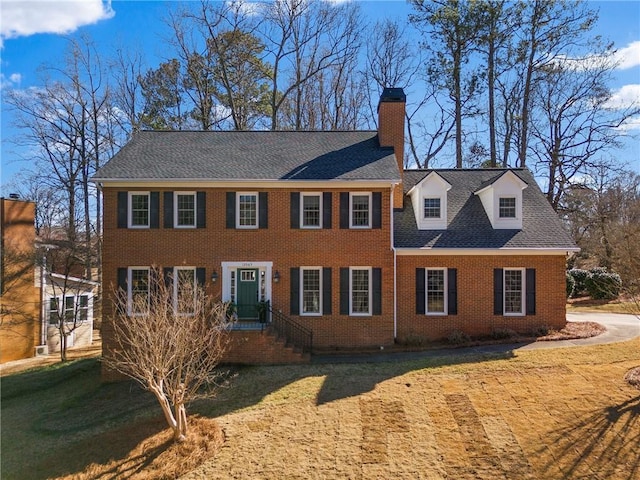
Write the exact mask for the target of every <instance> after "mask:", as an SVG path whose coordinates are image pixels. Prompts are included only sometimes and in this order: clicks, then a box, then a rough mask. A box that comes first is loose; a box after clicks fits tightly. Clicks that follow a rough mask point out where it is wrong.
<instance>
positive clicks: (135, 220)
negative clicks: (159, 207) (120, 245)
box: [129, 192, 150, 228]
mask: <svg viewBox="0 0 640 480" xmlns="http://www.w3.org/2000/svg"><path fill="white" fill-rule="evenodd" d="M149 205H150V202H149V192H129V228H149Z"/></svg>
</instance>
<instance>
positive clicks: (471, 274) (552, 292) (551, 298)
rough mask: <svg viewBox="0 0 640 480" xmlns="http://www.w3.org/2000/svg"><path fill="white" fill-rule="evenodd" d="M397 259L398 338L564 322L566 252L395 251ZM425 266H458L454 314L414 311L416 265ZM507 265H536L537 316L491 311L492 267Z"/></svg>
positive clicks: (529, 328)
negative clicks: (435, 253) (423, 253)
mask: <svg viewBox="0 0 640 480" xmlns="http://www.w3.org/2000/svg"><path fill="white" fill-rule="evenodd" d="M397 263H398V279H397V282H398V283H397V288H398V339H399V340H400V341H402V340H408V339H409V340H411V341H416V340H437V339H441V338H445V337H447V336H448V335H449V334H451V333H452V332H453V331H456V330H459V331H462V332H464V333H466V334H468V335H489V334H491V333H492V332H493V331H495V330H499V329H510V330H513V331H516V332H521V333H528V332H531V331H533V330H535V329H537V328H538V327H541V326H548V327H552V328H562V327H564V325H565V323H566V311H565V308H566V294H565V288H564V283H565V268H566V259H565V257H564V256H560V255H554V256H552V255H540V256H503V255H500V256H484V255H478V256H398V259H397ZM425 267H427V268H428V267H432V268H455V269H457V303H458V313H457V315H448V316H442V315H434V316H432V315H425V314H416V268H425ZM509 267H511V268H529V269H531V268H533V269H535V270H536V282H535V283H536V313H535V315H525V316H503V315H494V297H493V282H494V279H493V274H494V273H493V272H494V269H496V268H509Z"/></svg>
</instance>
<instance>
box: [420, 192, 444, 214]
mask: <svg viewBox="0 0 640 480" xmlns="http://www.w3.org/2000/svg"><path fill="white" fill-rule="evenodd" d="M423 214H424V218H425V219H430V218H436V219H439V218H440V217H441V216H442V215H441V213H440V197H437V198H433V197H431V198H425V199H424V206H423Z"/></svg>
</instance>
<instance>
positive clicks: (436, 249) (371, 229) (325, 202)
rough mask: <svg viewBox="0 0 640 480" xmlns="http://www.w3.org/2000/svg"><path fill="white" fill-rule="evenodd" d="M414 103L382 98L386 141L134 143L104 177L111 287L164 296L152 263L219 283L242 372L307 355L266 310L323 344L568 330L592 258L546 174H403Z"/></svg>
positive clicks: (285, 135) (251, 135)
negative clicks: (584, 260)
mask: <svg viewBox="0 0 640 480" xmlns="http://www.w3.org/2000/svg"><path fill="white" fill-rule="evenodd" d="M404 106H405V96H404V92H403V91H402V90H401V89H385V90H384V92H383V94H382V97H381V99H380V104H379V111H378V113H379V129H378V131H356V132H302V131H298V132H141V133H139V134H137V135H136V136H135V137H134V138H133V139H132V141H131V142H130V143H129V144H128V145H126V146H125V147H124V148H123V149H122V150H121V151H120V152H119V153H118V154H117V155H116V156H115V157H114V158H113V159H112V160H111V161H110V162H109V163H108V164H107V165H105V166H104V167H103V168H102V169H101V170H100V171H99V172H98V173H97V174H96V177H95V179H94V180H95V181H96V182H98V183H99V184H101V186H102V189H103V192H104V202H105V209H104V211H105V219H104V249H103V251H104V259H103V272H104V274H103V275H104V282H105V285H113V286H118V287H119V288H121V289H123V291H125V292H127V295H128V297H129V298H130V299H133V298H137V297H139V296H146V295H149V289H148V284H149V281H148V278H149V270H150V267H151V266H152V265H158V266H161V267H162V268H164V269H165V271H166V272H167V273H169V272H170V273H171V274H172V275H174V276H176V275H181V276H184V278H189V279H191V281H192V282H199V283H202V284H204V285H206V288H207V291H208V292H209V293H210V294H211V295H214V296H219V297H220V298H221V299H222V300H223V301H228V302H232V303H233V305H234V307H235V309H236V312H235V313H236V315H237V317H238V322H237V324H236V328H237V330H236V331H235V332H234V336H235V341H234V345H233V348H232V349H231V351H230V352H229V358H231V359H233V361H236V362H237V361H240V362H245V363H253V362H270V363H277V362H285V361H293V357H292V356H291V355H289V354H286V355H285V354H283V353H282V348H279V347H278V345H276V344H275V343H274V342H270V341H268V340H267V339H266V337H267V336H268V335H267V333H268V331H269V330H270V329H266V330H265V329H264V328H263V324H261V323H260V322H259V319H260V317H259V313H258V306H259V305H265V304H266V302H268V305H269V306H270V311H269V316H268V317H269V318H268V321H270V322H271V325H272V326H274V327H275V326H276V325H278V328H280V326H281V324H285V325H286V328H284V327H283V328H282V329H281V331H285V330H286V332H287V335H289V334H293V333H294V332H296V334H298V335H303V336H306V337H305V338H311V339H312V342H313V348H314V349H316V350H317V349H340V348H342V349H345V348H355V347H358V348H362V347H372V346H373V347H379V346H386V345H392V344H393V343H394V342H396V341H399V340H402V339H403V338H406V337H411V336H413V338H417V337H424V338H428V339H435V338H442V337H446V336H447V335H449V334H450V333H451V332H452V331H461V332H464V333H465V334H470V335H476V334H488V333H491V332H492V331H494V330H496V329H506V328H508V329H511V330H514V331H525V330H526V331H530V330H531V329H533V328H535V327H536V326H540V325H548V326H552V327H562V326H563V325H564V323H565V295H564V281H565V260H566V255H567V253H570V252H573V251H576V250H577V248H576V247H575V244H574V243H573V242H572V241H571V239H570V238H569V236H568V235H567V233H566V232H565V231H564V229H563V226H562V224H561V223H560V220H559V219H558V217H557V216H556V214H555V212H553V210H552V209H551V207H550V206H549V205H548V203H547V202H546V200H545V198H544V196H543V195H542V193H541V192H540V190H539V188H538V186H537V185H536V183H535V180H534V178H533V176H532V175H531V174H530V173H529V172H528V171H526V170H521V169H494V170H403V169H402V164H403V158H404V113H405V110H404ZM105 290H107V289H105ZM109 308H110V307H109V306H108V305H106V306H105V323H104V326H103V339H104V347H105V354H106V355H109V348H111V346H110V339H111V337H110V330H109V328H110V327H109V321H110V320H109V319H110V318H113V316H112V315H109ZM140 313H143V312H133V311H131V312H130V314H132V315H135V314H140ZM111 321H112V320H111Z"/></svg>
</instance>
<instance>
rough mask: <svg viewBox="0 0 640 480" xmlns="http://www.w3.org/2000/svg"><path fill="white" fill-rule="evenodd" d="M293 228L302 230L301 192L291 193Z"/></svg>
mask: <svg viewBox="0 0 640 480" xmlns="http://www.w3.org/2000/svg"><path fill="white" fill-rule="evenodd" d="M291 228H294V229H295V228H300V192H291Z"/></svg>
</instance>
